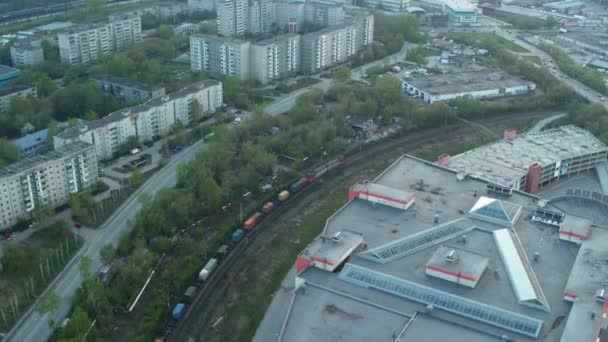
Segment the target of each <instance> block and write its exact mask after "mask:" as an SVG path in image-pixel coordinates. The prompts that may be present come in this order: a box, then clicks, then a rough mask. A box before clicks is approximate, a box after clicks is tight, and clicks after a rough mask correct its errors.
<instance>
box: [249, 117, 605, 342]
mask: <svg viewBox="0 0 608 342" xmlns="http://www.w3.org/2000/svg"><path fill="white" fill-rule="evenodd" d="M551 140H552V141H551ZM574 141H576V142H577V143H576V144H575V143H574ZM506 146H509V148H507V147H506ZM532 146H537V147H538V149H537V150H535V149H533V148H532ZM500 148H503V149H506V150H508V153H503V152H501V153H500V154H499V156H500V157H501V158H502V159H501V160H499V161H498V162H496V161H495V160H494V161H495V162H494V163H493V162H492V160H490V157H491V151H494V150H500ZM522 149H525V150H522ZM607 151H608V147H606V145H604V144H602V143H601V142H599V141H598V140H597V139H595V138H594V137H593V136H592V135H591V134H589V133H587V132H585V131H583V130H581V129H579V128H576V127H573V126H565V127H561V128H557V129H554V130H548V131H545V132H542V133H531V134H528V135H523V136H517V134H516V133H515V132H513V131H505V134H504V139H503V140H501V141H499V142H496V143H494V144H490V145H486V146H482V147H480V148H477V149H474V150H471V151H469V152H466V153H463V154H461V155H456V156H453V157H450V156H446V155H444V156H442V157H441V158H439V160H438V161H437V162H428V161H424V160H421V159H418V158H415V157H412V156H409V155H404V156H402V157H401V158H399V159H398V160H397V161H395V162H394V163H393V164H392V165H391V166H390V167H388V168H387V169H386V170H385V171H384V172H382V173H381V174H380V175H378V176H377V177H376V178H375V179H373V180H368V181H361V182H358V183H357V184H355V185H353V186H352V187H351V188H350V190H349V192H348V198H349V201H348V202H347V203H346V204H345V205H344V206H343V207H342V208H340V209H339V210H337V211H336V212H335V213H334V214H333V215H331V216H330V217H329V218H328V219H327V221H326V223H325V227H324V228H323V231H322V233H321V235H320V236H319V237H317V238H316V239H315V240H314V241H313V242H312V243H311V244H310V245H309V246H308V247H306V248H305V249H304V250H303V251H302V252H301V253H300V254H299V255H298V257H297V260H295V266H294V269H293V270H292V271H291V272H290V273H289V274H288V275H287V278H286V280H285V281H284V284H285V283H286V282H289V283H291V284H292V285H293V289H292V290H290V291H287V292H285V291H284V292H277V296H275V297H274V300H273V302H272V304H271V306H270V307H269V309H268V311H267V314H266V316H265V317H264V319H263V321H262V323H261V325H260V326H259V328H258V330H257V332H256V335H255V338H254V341H269V340H278V341H310V340H315V341H340V340H345V341H346V340H348V341H370V340H373V341H441V340H458V341H491V340H503V341H505V340H507V341H509V340H511V341H535V340H542V341H565V342H568V341H592V340H595V339H596V338H598V337H601V336H602V334H605V329H606V321H605V320H604V318H605V316H606V310H605V302H606V289H607V288H608V263H607V262H606V260H607V259H608V247H606V244H605V241H607V239H608V211H607V210H606V209H607V208H608V194H607V193H606V192H605V189H606V187H607V186H608V176H607V174H606V163H607ZM549 152H550V153H549ZM496 156H497V155H495V156H494V157H496ZM510 156H512V157H514V158H515V159H517V158H519V157H521V156H527V158H524V159H517V160H518V163H519V164H521V165H519V164H518V165H514V164H510V165H506V163H507V161H506V160H507V159H508V158H509V157H510ZM518 156H519V157H518ZM484 158H485V160H486V162H484ZM565 160H567V161H568V162H567V163H565V164H564V161H565ZM465 161H466V162H465ZM549 168H551V169H552V170H551V171H552V172H551V173H549V172H548V171H546V170H548V169H549ZM490 169H491V171H488V170H490ZM555 170H557V171H555ZM524 190H527V192H526V191H524ZM279 293H283V294H282V295H279Z"/></svg>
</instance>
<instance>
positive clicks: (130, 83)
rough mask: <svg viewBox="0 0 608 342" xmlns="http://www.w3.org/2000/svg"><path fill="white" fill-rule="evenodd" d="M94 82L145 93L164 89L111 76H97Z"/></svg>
mask: <svg viewBox="0 0 608 342" xmlns="http://www.w3.org/2000/svg"><path fill="white" fill-rule="evenodd" d="M95 80H98V81H103V82H108V83H113V84H118V85H122V86H125V87H130V88H137V89H141V90H147V91H155V90H158V89H164V87H161V86H159V85H155V84H148V83H143V82H139V81H136V80H132V79H129V78H123V77H116V76H112V75H98V76H95Z"/></svg>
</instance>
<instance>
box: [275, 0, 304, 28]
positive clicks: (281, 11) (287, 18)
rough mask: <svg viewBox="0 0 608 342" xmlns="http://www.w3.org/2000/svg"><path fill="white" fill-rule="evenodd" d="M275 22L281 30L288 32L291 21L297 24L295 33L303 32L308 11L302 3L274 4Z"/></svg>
mask: <svg viewBox="0 0 608 342" xmlns="http://www.w3.org/2000/svg"><path fill="white" fill-rule="evenodd" d="M274 20H275V23H276V24H277V27H278V28H279V29H280V30H283V31H287V27H288V25H289V23H290V22H291V21H293V22H295V25H296V29H295V32H300V31H302V29H303V27H304V22H305V20H306V10H305V5H304V3H301V2H276V3H274Z"/></svg>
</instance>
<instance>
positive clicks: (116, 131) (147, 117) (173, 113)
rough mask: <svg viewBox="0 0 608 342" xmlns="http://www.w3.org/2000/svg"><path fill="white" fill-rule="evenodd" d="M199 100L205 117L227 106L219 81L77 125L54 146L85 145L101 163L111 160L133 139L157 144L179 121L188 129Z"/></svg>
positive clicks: (54, 140)
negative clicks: (88, 146) (89, 145)
mask: <svg viewBox="0 0 608 342" xmlns="http://www.w3.org/2000/svg"><path fill="white" fill-rule="evenodd" d="M195 100H196V102H198V103H199V105H200V108H199V109H200V112H201V114H203V115H204V114H208V113H212V112H214V111H215V110H217V109H218V108H219V107H221V106H222V104H223V98H222V83H221V82H219V81H215V80H206V81H203V82H199V83H195V84H192V85H190V86H188V87H186V88H184V89H182V90H180V91H177V92H175V93H171V94H169V95H167V96H162V97H157V98H154V99H151V100H149V101H147V102H145V103H144V104H141V105H138V106H134V107H130V108H126V109H122V110H119V111H116V112H113V113H110V114H108V115H107V116H105V117H103V118H101V119H99V120H96V121H92V122H88V123H84V124H80V125H76V126H74V127H71V128H69V129H67V130H65V131H63V132H61V133H60V134H58V135H57V136H55V137H53V144H54V146H55V148H61V147H62V146H65V145H69V144H71V143H74V142H77V141H85V142H87V143H90V144H93V145H94V146H95V153H96V154H97V157H98V158H99V159H100V160H105V159H110V158H112V157H114V155H115V154H116V153H117V152H118V151H119V149H120V147H121V146H122V145H123V144H125V143H126V142H127V141H128V139H129V138H130V137H137V140H138V141H139V142H147V141H153V140H155V139H157V138H158V137H160V135H161V134H162V133H163V132H167V131H169V130H170V129H171V128H172V127H173V126H174V125H175V124H176V123H177V122H178V121H179V122H181V123H182V124H183V125H185V126H187V125H188V124H189V123H190V122H191V120H192V119H193V115H194V114H195V113H194V107H193V103H194V102H195Z"/></svg>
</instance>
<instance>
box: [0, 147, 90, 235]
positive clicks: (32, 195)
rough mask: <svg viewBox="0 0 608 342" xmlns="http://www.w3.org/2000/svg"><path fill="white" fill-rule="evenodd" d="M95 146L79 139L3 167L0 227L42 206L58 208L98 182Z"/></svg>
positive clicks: (0, 185) (0, 170)
mask: <svg viewBox="0 0 608 342" xmlns="http://www.w3.org/2000/svg"><path fill="white" fill-rule="evenodd" d="M97 177H98V175H97V157H96V156H95V150H94V148H93V146H92V145H90V144H87V143H85V142H77V143H74V144H71V145H67V146H64V147H61V148H58V149H56V150H54V151H50V152H47V153H45V154H41V155H35V156H32V157H28V158H25V159H23V160H20V161H18V162H15V163H13V164H10V165H8V166H6V167H3V168H0V228H6V227H10V226H12V225H14V224H15V223H17V220H19V219H21V218H29V217H30V216H31V215H32V213H33V212H34V211H35V210H36V209H38V208H40V207H42V206H46V207H50V208H56V207H58V206H61V205H64V204H66V203H68V200H69V199H70V194H73V193H77V192H80V191H82V190H83V189H85V188H87V187H89V186H91V185H92V184H94V183H95V182H96V181H97Z"/></svg>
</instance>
